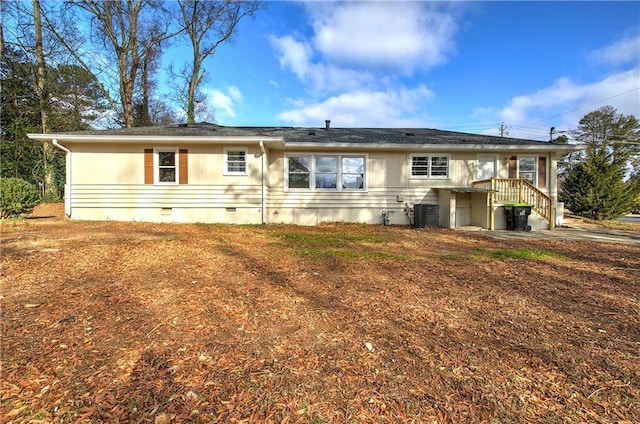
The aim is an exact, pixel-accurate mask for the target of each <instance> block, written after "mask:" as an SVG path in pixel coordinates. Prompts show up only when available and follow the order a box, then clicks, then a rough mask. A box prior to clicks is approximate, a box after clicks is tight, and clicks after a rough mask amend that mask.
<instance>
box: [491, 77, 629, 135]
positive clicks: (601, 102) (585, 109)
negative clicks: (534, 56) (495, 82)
mask: <svg viewBox="0 0 640 424" xmlns="http://www.w3.org/2000/svg"><path fill="white" fill-rule="evenodd" d="M638 81H640V66H636V67H635V68H633V69H630V70H627V71H623V72H616V73H612V74H610V75H608V76H607V77H605V78H603V79H601V80H600V81H595V82H591V83H586V84H579V83H576V82H574V81H571V80H569V79H567V78H562V79H559V80H558V81H556V82H555V83H554V84H553V85H551V86H549V87H545V88H543V89H541V90H538V91H536V92H535V93H532V94H527V95H522V96H518V97H514V98H513V99H512V100H511V101H510V102H509V104H508V105H507V106H506V107H505V108H503V109H502V110H501V111H500V112H499V113H498V117H499V119H501V120H504V121H505V122H507V123H509V124H511V125H514V126H515V128H514V130H515V134H514V131H512V132H511V134H510V135H511V136H514V137H528V138H531V137H532V132H537V133H538V136H540V134H545V133H546V134H547V135H548V128H550V127H551V126H554V127H556V128H562V129H575V128H576V127H577V125H578V122H579V121H580V119H581V118H582V117H583V116H584V115H586V114H587V113H589V112H592V111H594V110H596V109H598V108H600V107H602V106H606V105H611V106H613V107H615V108H616V109H617V110H618V112H619V113H621V114H624V115H637V114H638V111H639V110H640V87H639V86H638ZM532 122H533V123H536V124H537V125H539V128H538V129H537V130H536V129H535V128H530V127H529V128H527V127H528V124H530V123H532ZM520 124H522V125H523V127H521V128H523V129H522V130H518V127H517V126H518V125H520ZM518 131H520V133H518Z"/></svg>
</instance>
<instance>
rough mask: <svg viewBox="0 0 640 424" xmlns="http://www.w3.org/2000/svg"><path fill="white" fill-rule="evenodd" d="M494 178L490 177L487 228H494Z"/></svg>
mask: <svg viewBox="0 0 640 424" xmlns="http://www.w3.org/2000/svg"><path fill="white" fill-rule="evenodd" d="M495 188H496V179H495V178H491V186H490V189H491V192H490V193H489V229H490V230H495V229H496V213H495V204H496V192H495Z"/></svg>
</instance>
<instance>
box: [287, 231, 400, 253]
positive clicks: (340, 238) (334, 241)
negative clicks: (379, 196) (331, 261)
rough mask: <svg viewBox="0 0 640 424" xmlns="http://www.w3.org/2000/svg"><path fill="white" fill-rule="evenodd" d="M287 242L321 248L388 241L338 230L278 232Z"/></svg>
mask: <svg viewBox="0 0 640 424" xmlns="http://www.w3.org/2000/svg"><path fill="white" fill-rule="evenodd" d="M276 237H279V238H281V239H283V240H285V241H286V242H287V244H288V245H289V246H290V247H297V248H301V249H305V248H314V247H315V248H319V247H325V248H328V247H344V246H345V245H348V244H350V245H354V244H382V243H385V242H387V241H388V239H387V238H385V237H382V236H380V235H365V234H350V233H336V232H331V233H329V232H322V233H297V232H287V233H279V234H276Z"/></svg>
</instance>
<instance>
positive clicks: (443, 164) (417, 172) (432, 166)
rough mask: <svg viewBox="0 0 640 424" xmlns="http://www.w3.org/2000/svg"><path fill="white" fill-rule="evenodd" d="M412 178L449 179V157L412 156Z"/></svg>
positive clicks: (432, 155) (433, 155)
mask: <svg viewBox="0 0 640 424" xmlns="http://www.w3.org/2000/svg"><path fill="white" fill-rule="evenodd" d="M411 178H449V155H435V154H431V155H422V154H420V155H411Z"/></svg>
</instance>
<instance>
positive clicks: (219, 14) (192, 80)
mask: <svg viewBox="0 0 640 424" xmlns="http://www.w3.org/2000/svg"><path fill="white" fill-rule="evenodd" d="M178 5H179V7H180V12H181V17H182V23H181V24H182V28H181V29H182V30H183V31H184V33H185V34H186V36H187V37H188V38H189V41H190V42H191V47H192V53H193V56H192V60H191V63H189V64H185V66H184V68H183V71H182V75H178V77H179V78H180V79H183V81H184V85H183V87H182V90H184V91H186V93H187V95H186V97H184V100H185V103H186V104H185V105H184V106H186V107H185V109H186V112H187V123H190V124H192V123H195V116H196V104H197V103H198V101H201V100H202V99H201V98H200V97H201V96H200V94H199V93H198V88H199V86H200V84H201V83H202V82H203V81H204V79H205V74H206V72H205V69H204V67H203V63H204V60H205V59H206V58H207V57H209V56H211V55H213V54H215V51H216V49H217V48H218V46H219V45H220V44H222V43H224V42H227V41H230V40H232V38H233V35H234V33H235V31H236V27H237V25H238V23H239V22H240V20H241V19H242V18H244V17H245V16H254V15H255V13H256V12H257V11H258V10H259V9H261V8H262V7H263V3H262V2H261V1H258V0H251V1H234V0H223V1H206V0H178ZM185 89H186V90H185ZM184 91H183V92H184Z"/></svg>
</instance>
